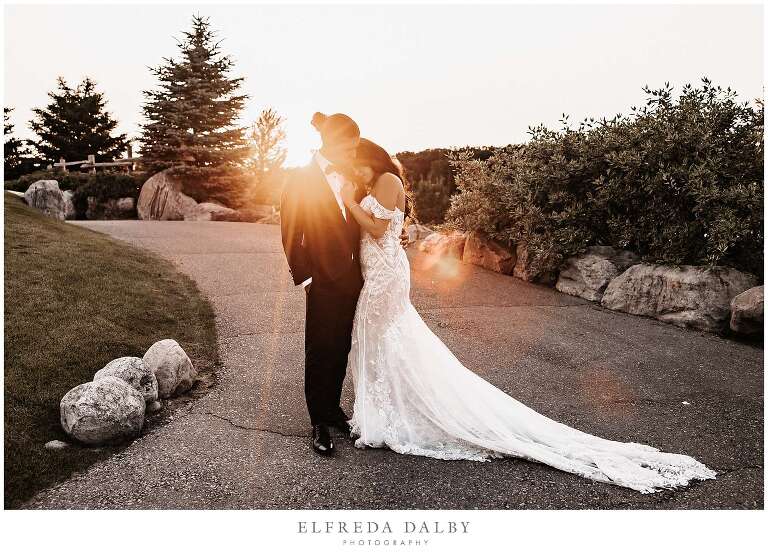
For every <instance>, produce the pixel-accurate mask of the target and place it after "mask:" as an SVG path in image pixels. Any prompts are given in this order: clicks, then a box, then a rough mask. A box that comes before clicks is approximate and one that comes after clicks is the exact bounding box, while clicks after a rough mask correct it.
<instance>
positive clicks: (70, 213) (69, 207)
mask: <svg viewBox="0 0 768 552" xmlns="http://www.w3.org/2000/svg"><path fill="white" fill-rule="evenodd" d="M62 195H63V196H64V218H65V219H67V220H72V219H74V218H75V215H76V213H75V202H74V201H73V200H72V197H73V196H74V195H75V194H74V192H72V190H64V192H62Z"/></svg>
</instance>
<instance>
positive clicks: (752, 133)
mask: <svg viewBox="0 0 768 552" xmlns="http://www.w3.org/2000/svg"><path fill="white" fill-rule="evenodd" d="M644 91H645V92H646V94H647V105H645V106H643V107H642V108H641V109H636V108H633V109H632V113H631V114H630V115H629V116H623V115H621V114H620V115H617V116H616V117H614V118H613V119H611V120H606V119H603V120H600V121H595V120H592V119H589V120H585V121H584V122H582V123H581V124H580V125H579V127H578V128H577V129H572V128H571V127H570V126H569V125H568V121H567V117H564V119H563V123H564V127H563V129H561V130H559V131H552V130H549V129H547V128H545V127H544V126H537V127H533V128H531V129H530V133H531V135H532V137H531V140H530V141H529V142H528V143H527V144H525V146H524V147H522V148H505V149H503V150H500V151H499V152H497V153H496V154H495V155H493V156H492V157H491V158H490V159H488V160H486V161H482V160H476V159H472V158H471V157H470V156H468V155H467V154H466V153H461V152H457V153H455V154H453V156H452V163H453V165H454V167H455V169H456V171H457V172H456V180H457V185H458V188H459V194H457V195H456V196H454V198H453V199H452V203H451V208H450V210H449V213H448V215H447V216H448V219H449V221H450V224H451V225H453V226H456V227H459V228H462V229H479V230H483V231H485V232H487V233H488V234H490V235H491V236H492V237H494V238H496V239H499V240H501V241H503V242H507V243H508V244H512V243H519V242H525V243H526V244H527V248H528V250H529V253H530V254H531V256H532V268H533V270H534V271H536V272H537V273H539V274H543V273H546V272H547V271H553V270H557V268H558V267H559V265H560V263H561V262H562V261H563V260H564V259H565V258H567V257H569V256H571V255H574V254H577V253H579V252H581V251H583V250H584V248H585V247H586V246H589V245H613V246H617V247H621V248H626V249H631V250H633V251H636V252H637V253H639V254H640V255H641V256H642V257H643V258H644V259H645V260H648V261H653V262H659V263H665V264H705V265H715V264H718V265H725V266H732V267H735V268H738V269H741V270H746V271H749V272H752V273H754V274H757V275H759V276H760V277H761V278H762V273H763V155H764V150H763V148H764V144H763V106H762V103H761V102H759V101H758V102H757V103H756V105H750V104H749V102H746V103H739V102H737V101H736V94H735V93H734V92H733V91H731V90H730V88H728V89H726V90H723V89H722V88H720V87H715V86H714V85H712V83H711V82H710V81H709V80H707V79H703V81H702V85H701V86H700V87H698V88H695V87H692V86H691V85H686V86H685V87H683V89H682V92H681V94H680V96H679V97H678V98H677V99H673V96H672V89H671V88H670V87H669V85H665V87H664V88H662V89H659V90H651V89H649V88H647V87H646V88H645V89H644Z"/></svg>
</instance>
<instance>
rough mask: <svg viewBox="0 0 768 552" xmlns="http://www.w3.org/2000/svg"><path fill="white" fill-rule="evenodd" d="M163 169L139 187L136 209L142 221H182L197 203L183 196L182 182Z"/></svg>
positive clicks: (168, 170)
mask: <svg viewBox="0 0 768 552" xmlns="http://www.w3.org/2000/svg"><path fill="white" fill-rule="evenodd" d="M170 171H171V169H165V170H163V171H160V172H159V173H157V174H155V175H152V176H151V177H150V178H149V179H148V180H147V181H146V182H144V184H143V185H142V187H141V192H140V193H139V201H138V204H137V205H136V209H137V211H138V214H139V218H140V219H142V220H184V216H185V215H186V214H188V213H191V212H192V211H193V210H194V209H195V207H196V206H197V202H196V201H195V200H194V199H192V198H191V197H189V196H188V195H186V194H184V193H183V192H182V191H181V190H182V181H181V179H180V178H179V177H177V176H173V175H171V174H170Z"/></svg>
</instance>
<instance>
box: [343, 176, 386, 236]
mask: <svg viewBox="0 0 768 552" xmlns="http://www.w3.org/2000/svg"><path fill="white" fill-rule="evenodd" d="M400 186H401V184H400V181H399V180H398V179H397V177H396V176H395V175H391V174H384V175H382V176H381V177H379V180H378V181H376V186H375V190H374V197H375V198H376V200H377V201H378V202H379V203H380V204H381V206H382V207H384V208H385V209H388V210H390V211H393V210H394V209H395V207H396V205H397V198H398V195H399V193H400ZM341 199H342V201H344V205H346V207H347V210H348V211H349V212H350V213H352V216H353V217H355V220H356V221H357V223H358V224H359V225H360V227H361V228H362V229H363V230H365V231H367V232H368V233H369V234H370V235H371V236H373V237H374V238H380V237H381V236H383V235H384V232H386V231H387V227H388V226H389V220H390V219H380V218H376V217H374V216H373V215H370V214H368V213H366V212H365V210H364V209H363V208H362V207H360V204H359V203H357V202H356V201H355V187H354V185H352V184H350V183H347V184H345V185H344V187H343V188H342V189H341Z"/></svg>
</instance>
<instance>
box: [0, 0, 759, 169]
mask: <svg viewBox="0 0 768 552" xmlns="http://www.w3.org/2000/svg"><path fill="white" fill-rule="evenodd" d="M762 10H763V8H762V6H759V5H752V6H715V5H709V6H701V5H700V6H696V5H687V6H685V5H683V6H680V5H678V6H664V5H645V6H629V5H624V6H622V5H592V6H579V5H485V6H473V5H385V6H374V5H337V6H318V5H312V6H299V5H286V6H280V5H214V4H210V5H206V4H194V5H192V4H190V5H185V4H173V5H152V4H150V5H6V6H5V8H4V31H5V32H4V46H5V49H4V63H5V65H4V105H6V106H11V107H14V108H16V110H15V112H14V113H13V117H12V122H13V123H14V124H15V125H16V128H15V132H16V134H17V136H19V137H22V138H32V137H34V135H33V133H32V132H31V130H29V128H28V121H29V120H30V119H31V118H32V111H31V110H32V109H33V108H35V107H44V106H45V105H47V103H48V97H47V93H48V91H50V90H53V89H54V88H55V85H56V78H57V76H59V75H60V76H63V77H64V78H65V79H66V80H67V82H68V83H69V84H70V85H71V86H75V85H76V84H77V83H79V82H80V81H81V80H82V79H83V78H84V77H86V76H89V77H91V78H92V79H94V80H95V81H96V82H97V88H98V90H100V91H102V92H104V93H105V96H106V98H107V110H108V111H109V112H110V113H112V114H113V116H114V117H115V118H116V119H118V121H119V126H118V131H119V132H125V133H127V134H128V136H129V137H135V136H137V135H138V133H139V130H140V128H139V123H140V122H141V120H142V119H141V105H142V102H143V96H142V94H141V91H142V90H146V89H151V88H153V87H154V86H155V85H156V82H155V80H154V78H153V76H152V74H151V73H150V71H149V67H155V66H157V65H159V64H161V63H163V58H164V57H172V58H178V57H179V54H178V47H177V40H178V39H180V38H181V37H182V31H185V30H189V28H190V26H191V19H192V15H193V14H201V15H204V16H207V17H209V18H210V23H211V26H212V29H213V30H214V31H215V32H216V33H217V38H218V39H219V40H221V48H222V51H223V52H224V53H225V54H229V55H231V57H232V58H233V60H234V62H235V66H234V69H233V71H232V72H231V76H233V77H245V81H244V85H243V89H242V92H244V93H246V94H248V95H249V96H250V98H249V99H248V101H247V103H246V108H245V109H244V111H243V113H242V120H241V124H242V125H243V126H246V125H250V124H252V123H253V121H255V120H256V118H257V117H258V114H259V112H260V111H261V110H262V109H264V108H267V107H272V108H274V109H275V110H277V112H278V113H279V114H280V115H281V116H283V117H284V118H285V119H286V123H285V130H286V132H287V136H288V139H287V147H288V164H289V165H298V164H303V163H304V162H306V161H307V160H308V159H309V150H310V149H311V148H314V147H317V146H318V145H319V136H318V135H317V133H316V132H315V131H314V129H313V128H312V127H311V126H310V119H311V117H312V114H313V113H314V112H315V111H322V112H325V113H329V114H330V113H335V112H342V113H346V114H348V115H350V116H351V117H352V118H354V119H355V120H356V121H357V122H358V124H359V126H360V128H361V131H362V135H363V136H366V137H368V138H371V139H373V140H374V141H376V142H378V143H380V144H381V145H382V146H384V147H385V148H386V149H387V150H389V151H390V153H395V152H399V151H404V150H411V151H416V150H421V149H426V148H433V147H452V146H464V145H504V144H509V143H520V142H524V141H525V140H526V139H527V138H528V134H527V131H528V127H529V125H537V124H539V123H544V124H546V125H548V126H551V127H559V123H558V120H559V119H560V117H561V114H563V113H568V114H570V116H571V120H572V121H574V122H578V121H579V120H581V119H583V118H584V117H587V116H593V117H596V118H597V117H602V116H606V117H611V116H613V115H615V114H616V113H628V112H629V109H630V107H631V106H632V105H641V104H642V103H643V101H644V93H643V91H642V88H643V86H644V85H646V84H647V85H649V86H651V87H652V88H657V87H661V86H663V85H664V83H665V82H666V81H668V82H670V84H672V85H673V86H675V87H676V88H677V89H679V88H680V87H681V86H682V85H683V84H685V83H689V82H690V83H697V82H699V81H700V79H701V77H702V76H707V77H709V78H710V79H711V80H713V81H714V83H715V84H720V85H722V86H723V87H726V86H731V87H732V88H733V89H735V90H736V91H737V92H738V93H739V96H740V97H741V98H742V99H743V100H751V99H754V98H757V97H760V96H762V95H763V89H762V86H763V42H762V40H763V38H762V34H763V20H764V19H763V12H762Z"/></svg>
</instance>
